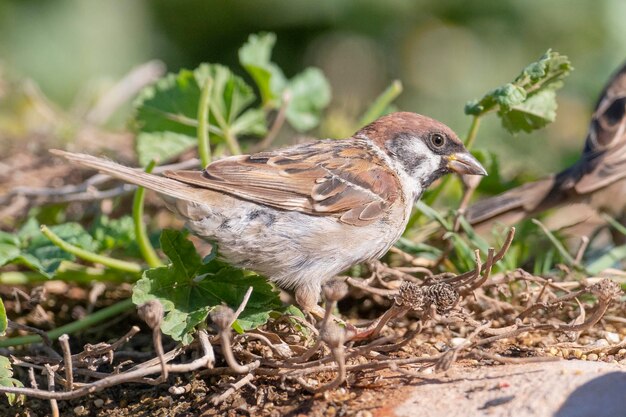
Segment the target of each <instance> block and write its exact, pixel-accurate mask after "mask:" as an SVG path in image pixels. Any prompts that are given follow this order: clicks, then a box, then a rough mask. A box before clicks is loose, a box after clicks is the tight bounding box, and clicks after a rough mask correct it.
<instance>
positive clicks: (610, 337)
mask: <svg viewBox="0 0 626 417" xmlns="http://www.w3.org/2000/svg"><path fill="white" fill-rule="evenodd" d="M604 337H605V338H606V340H607V341H608V342H609V343H619V342H620V338H619V335H618V334H617V333H613V332H606V334H605V335H604Z"/></svg>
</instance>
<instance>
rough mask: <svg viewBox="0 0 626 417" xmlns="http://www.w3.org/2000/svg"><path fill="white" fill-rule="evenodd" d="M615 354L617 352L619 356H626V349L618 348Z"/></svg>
mask: <svg viewBox="0 0 626 417" xmlns="http://www.w3.org/2000/svg"><path fill="white" fill-rule="evenodd" d="M617 354H618V355H619V356H626V349H620V350H618V351H617Z"/></svg>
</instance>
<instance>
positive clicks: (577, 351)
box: [572, 349, 583, 359]
mask: <svg viewBox="0 0 626 417" xmlns="http://www.w3.org/2000/svg"><path fill="white" fill-rule="evenodd" d="M572 353H573V354H574V357H575V358H576V359H581V358H582V356H583V351H582V350H580V349H574V350H573V351H572Z"/></svg>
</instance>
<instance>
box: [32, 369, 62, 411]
mask: <svg viewBox="0 0 626 417" xmlns="http://www.w3.org/2000/svg"><path fill="white" fill-rule="evenodd" d="M45 370H46V375H47V376H48V391H47V392H49V393H50V394H51V396H50V408H51V409H52V417H59V405H58V404H57V400H56V399H55V398H54V397H53V395H54V370H53V369H52V367H51V366H50V365H48V364H46V365H45ZM37 391H39V390H37ZM44 392H45V391H44Z"/></svg>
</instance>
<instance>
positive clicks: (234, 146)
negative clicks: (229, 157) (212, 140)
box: [222, 126, 241, 155]
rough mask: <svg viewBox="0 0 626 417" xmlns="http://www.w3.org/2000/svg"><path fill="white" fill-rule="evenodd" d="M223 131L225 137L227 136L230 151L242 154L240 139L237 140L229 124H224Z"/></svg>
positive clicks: (234, 153)
mask: <svg viewBox="0 0 626 417" xmlns="http://www.w3.org/2000/svg"><path fill="white" fill-rule="evenodd" d="M222 132H223V133H224V138H226V143H227V144H228V149H229V150H230V153H232V154H233V155H241V146H239V141H237V138H236V137H235V136H234V135H233V134H232V133H231V132H230V128H229V127H228V126H222Z"/></svg>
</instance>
